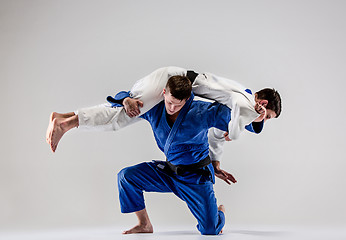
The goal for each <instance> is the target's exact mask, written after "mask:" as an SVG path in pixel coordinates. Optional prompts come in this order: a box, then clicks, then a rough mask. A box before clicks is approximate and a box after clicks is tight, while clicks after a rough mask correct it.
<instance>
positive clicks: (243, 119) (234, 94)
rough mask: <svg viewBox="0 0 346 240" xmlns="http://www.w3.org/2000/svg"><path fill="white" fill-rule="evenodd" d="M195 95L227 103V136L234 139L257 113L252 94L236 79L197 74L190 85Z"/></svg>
mask: <svg viewBox="0 0 346 240" xmlns="http://www.w3.org/2000/svg"><path fill="white" fill-rule="evenodd" d="M192 90H193V92H194V93H195V94H196V95H199V96H201V97H204V98H208V99H213V100H215V101H218V102H219V103H222V104H225V105H227V106H228V107H229V108H230V109H231V110H232V111H231V121H230V123H229V127H228V128H229V138H231V139H232V140H235V139H237V138H238V137H239V134H240V133H241V132H242V131H243V130H244V129H245V126H246V125H248V124H250V123H251V122H253V121H254V120H255V119H256V118H257V117H258V116H259V114H258V113H257V112H256V111H255V108H254V106H255V104H256V102H255V99H254V96H253V95H252V94H250V93H248V92H246V91H245V87H243V86H242V85H241V84H239V83H237V82H236V81H233V80H230V79H226V78H223V77H218V76H216V75H214V74H211V73H204V74H199V75H198V76H197V78H196V80H195V81H194V83H193V85H192Z"/></svg>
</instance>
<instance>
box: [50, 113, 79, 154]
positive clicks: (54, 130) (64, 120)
mask: <svg viewBox="0 0 346 240" xmlns="http://www.w3.org/2000/svg"><path fill="white" fill-rule="evenodd" d="M77 126H78V116H77V115H75V114H74V113H73V112H71V113H56V112H53V113H52V114H51V115H50V121H49V125H48V128H47V132H46V141H47V143H48V144H49V145H50V147H51V149H52V151H53V152H55V150H56V148H57V146H58V143H59V141H60V139H61V138H62V136H63V135H64V134H65V133H66V132H67V131H68V130H70V129H71V128H73V127H77Z"/></svg>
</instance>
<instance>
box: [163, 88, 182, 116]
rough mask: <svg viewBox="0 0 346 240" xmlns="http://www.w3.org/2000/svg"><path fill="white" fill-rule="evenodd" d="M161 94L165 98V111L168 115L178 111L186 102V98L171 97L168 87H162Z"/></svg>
mask: <svg viewBox="0 0 346 240" xmlns="http://www.w3.org/2000/svg"><path fill="white" fill-rule="evenodd" d="M163 96H164V99H165V107H166V111H167V113H168V114H169V115H174V114H176V113H178V112H179V111H180V110H181V109H182V108H183V107H184V105H185V103H186V99H184V100H179V99H176V98H175V97H173V96H172V94H171V93H170V92H169V90H168V89H167V90H166V89H163Z"/></svg>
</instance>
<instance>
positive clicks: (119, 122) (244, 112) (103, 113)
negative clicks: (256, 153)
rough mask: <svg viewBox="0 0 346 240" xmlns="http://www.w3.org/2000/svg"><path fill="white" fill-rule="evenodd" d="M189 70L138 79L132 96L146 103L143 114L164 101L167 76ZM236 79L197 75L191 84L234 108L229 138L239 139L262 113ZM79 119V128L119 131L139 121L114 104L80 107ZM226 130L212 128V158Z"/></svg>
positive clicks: (218, 156) (162, 70) (169, 69)
mask: <svg viewBox="0 0 346 240" xmlns="http://www.w3.org/2000/svg"><path fill="white" fill-rule="evenodd" d="M186 73H187V70H186V69H183V68H180V67H164V68H160V69H157V70H156V71H154V72H152V73H151V74H149V75H147V76H145V77H144V78H142V79H140V80H138V81H137V82H136V83H135V84H134V86H133V87H132V89H131V91H130V96H131V97H132V98H138V99H140V100H141V101H142V102H143V108H141V109H140V111H141V114H143V113H145V112H147V111H148V110H149V109H151V108H152V107H154V106H155V105H156V104H158V103H159V102H161V101H162V100H163V89H164V87H165V86H166V84H167V81H168V79H169V78H170V77H171V76H175V75H184V76H186ZM245 90H246V88H245V87H244V86H242V85H241V84H239V83H238V82H236V81H233V80H230V79H226V78H223V77H219V76H216V75H214V74H211V73H201V74H198V75H197V77H196V79H195V81H194V82H193V84H192V91H193V92H194V94H195V95H197V96H200V97H204V98H207V99H211V100H215V101H218V102H219V103H222V104H225V105H227V106H228V107H229V108H230V109H231V110H232V111H231V121H230V123H229V127H228V129H229V137H230V138H231V139H232V140H236V139H237V138H238V137H239V135H240V133H241V132H242V131H243V130H244V129H245V126H247V125H249V124H250V123H252V122H253V121H254V120H255V119H256V118H258V117H259V114H258V113H257V112H256V111H255V108H254V107H255V104H256V102H255V97H254V95H252V94H250V93H248V92H247V91H245ZM75 113H76V114H78V118H79V128H81V129H100V130H113V131H116V130H118V129H120V128H123V127H125V126H128V125H130V124H132V123H135V122H137V121H139V120H140V118H138V117H135V118H130V117H128V116H127V115H126V112H125V109H124V108H123V107H111V106H110V105H109V104H103V105H98V106H95V107H90V108H83V109H79V110H78V111H76V112H75ZM224 133H225V132H223V131H221V130H219V129H216V128H212V129H210V130H209V134H208V138H209V150H210V158H211V160H214V161H215V160H217V161H220V159H221V155H222V148H223V144H224V142H225V139H224V137H223V134H224Z"/></svg>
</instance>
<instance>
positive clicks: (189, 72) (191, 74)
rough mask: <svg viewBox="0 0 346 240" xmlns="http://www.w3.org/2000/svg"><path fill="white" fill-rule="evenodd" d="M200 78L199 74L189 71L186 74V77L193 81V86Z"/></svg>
mask: <svg viewBox="0 0 346 240" xmlns="http://www.w3.org/2000/svg"><path fill="white" fill-rule="evenodd" d="M197 76H198V73H196V72H194V71H191V70H188V71H187V72H186V77H187V78H188V79H189V80H190V81H191V84H192V83H193V82H194V81H195V79H196V77H197Z"/></svg>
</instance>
